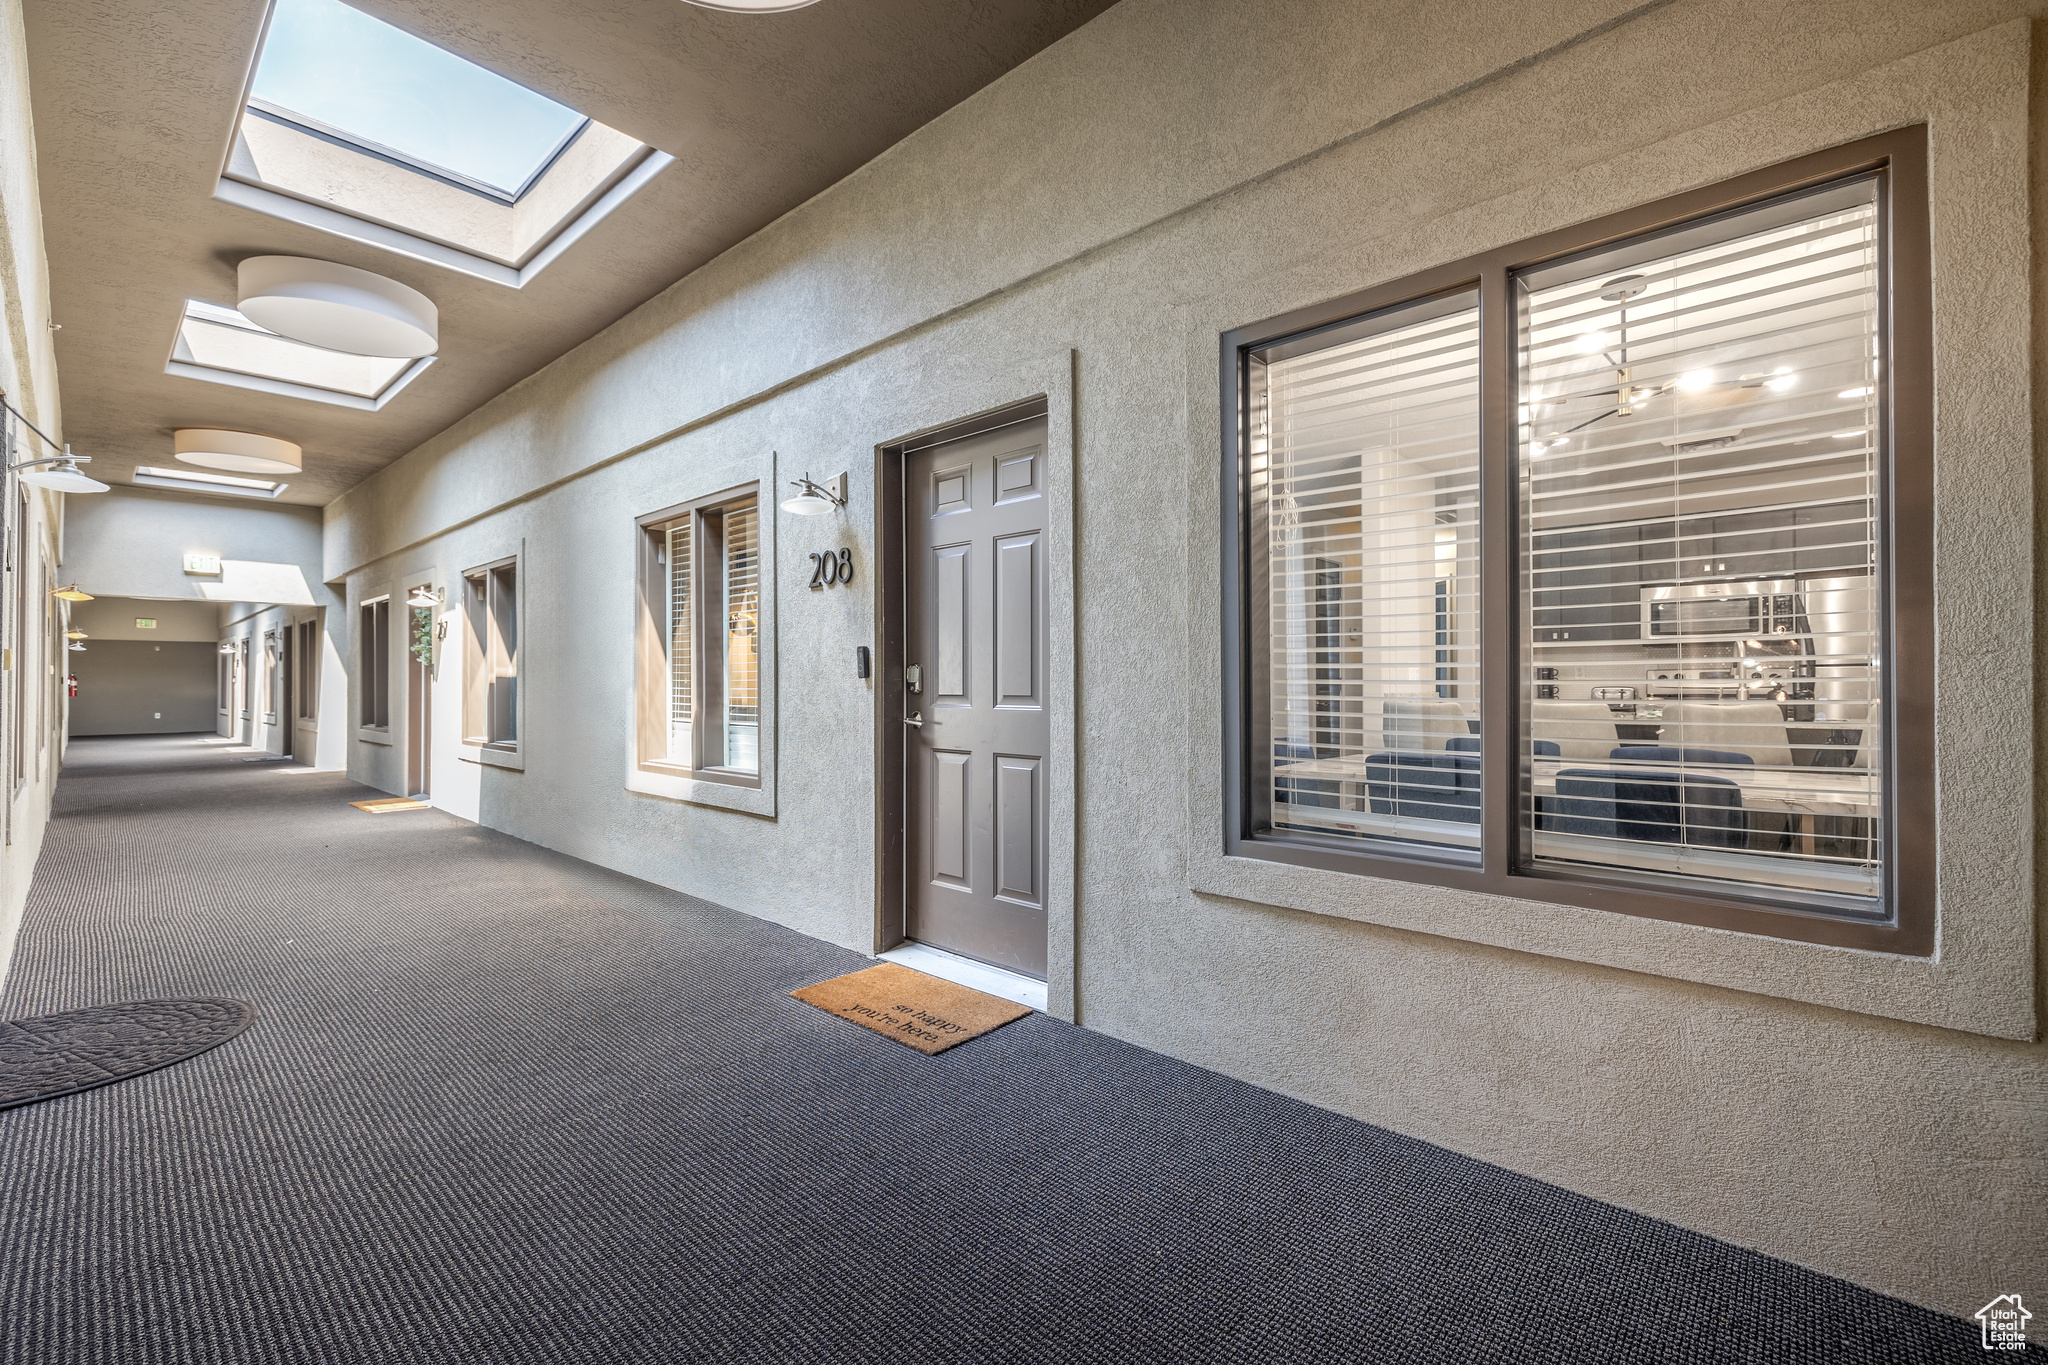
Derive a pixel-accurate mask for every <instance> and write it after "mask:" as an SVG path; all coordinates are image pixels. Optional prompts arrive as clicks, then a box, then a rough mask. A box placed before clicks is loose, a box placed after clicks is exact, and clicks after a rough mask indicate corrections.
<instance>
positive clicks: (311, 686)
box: [297, 621, 320, 721]
mask: <svg viewBox="0 0 2048 1365" xmlns="http://www.w3.org/2000/svg"><path fill="white" fill-rule="evenodd" d="M297 629H298V634H299V648H298V693H299V695H298V709H299V719H300V720H304V721H311V720H317V719H318V718H319V717H318V710H317V708H318V706H319V701H320V623H319V622H318V621H301V622H299V624H298V627H297Z"/></svg>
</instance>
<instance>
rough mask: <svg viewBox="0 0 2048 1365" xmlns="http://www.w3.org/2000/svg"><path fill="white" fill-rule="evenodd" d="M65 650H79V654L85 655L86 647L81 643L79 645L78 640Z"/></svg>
mask: <svg viewBox="0 0 2048 1365" xmlns="http://www.w3.org/2000/svg"><path fill="white" fill-rule="evenodd" d="M65 648H67V649H75V650H77V651H78V652H79V653H80V654H83V653H85V646H84V645H82V644H80V643H78V641H76V640H73V641H72V642H71V643H70V644H69V645H67V646H65Z"/></svg>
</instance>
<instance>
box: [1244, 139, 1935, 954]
mask: <svg viewBox="0 0 2048 1365" xmlns="http://www.w3.org/2000/svg"><path fill="white" fill-rule="evenodd" d="M1923 146H1924V144H1923V141H1922V134H1921V132H1920V130H1909V131H1907V132H1905V133H1899V134H1892V135H1888V136H1886V137H1883V138H1877V139H1871V140H1869V141H1867V142H1865V143H1862V144H1856V145H1854V146H1851V147H1845V148H1841V149H1837V150H1836V151H1835V152H1831V153H1826V154H1822V155H1821V156H1818V157H1812V158H1806V159H1804V160H1802V161H1801V162H1798V163H1794V164H1792V165H1789V166H1786V167H1782V168H1779V169H1777V170H1775V171H1772V172H1765V173H1760V174H1758V175H1755V176H1751V177H1746V178H1745V179H1744V180H1742V181H1740V182H1737V183H1735V184H1731V185H1728V186H1723V187H1720V188H1718V189H1715V190H1709V191H1701V192H1697V193H1695V194H1692V195H1688V196H1683V197H1682V198H1681V199H1679V200H1676V201H1671V202H1667V203H1663V204H1658V205H1651V206H1647V207H1646V208H1644V209H1643V210H1640V211H1638V212H1636V213H1633V214H1625V215H1618V216H1617V217H1615V218H1613V219H1608V220H1604V221H1602V222H1598V223H1593V224H1588V225H1587V226H1586V227H1585V228H1583V229H1579V230H1573V231H1567V232H1563V233H1556V234H1552V235H1550V236H1548V237H1545V238H1543V239H1540V240H1538V241H1534V242H1530V243H1525V244H1521V245H1519V246H1517V247H1513V248H1509V249H1506V250H1504V251H1500V252H1495V253H1492V254H1490V255H1488V256H1485V257H1481V258H1477V259H1475V260H1473V261H1468V262H1461V263H1459V264H1457V265H1455V266H1451V267H1447V268H1445V269H1443V270H1439V271H1434V272H1431V273H1430V274H1429V275H1428V276H1426V277H1422V278H1419V279H1416V280H1413V281H1409V282H1406V283H1402V284H1396V285H1393V286H1389V287H1387V288H1385V289H1381V290H1375V291H1373V292H1372V294H1370V295H1367V296H1361V297H1359V298H1356V299H1352V300H1345V301H1340V302H1339V303H1338V304H1334V305H1332V306H1330V307H1329V308H1325V309H1318V310H1309V311H1308V312H1306V313H1303V314H1296V315H1292V316H1290V317H1287V318H1281V319H1276V320H1274V321H1273V322H1270V323H1267V324H1263V325H1261V326H1259V327H1256V328H1249V329H1244V330H1243V331H1240V332H1237V333H1233V334H1231V336H1229V337H1227V338H1226V339H1225V360H1226V365H1227V366H1228V371H1227V376H1226V394H1227V395H1228V399H1227V401H1228V402H1229V404H1230V406H1231V408H1232V411H1231V412H1230V413H1229V414H1228V416H1229V421H1228V422H1227V425H1226V431H1227V432H1228V433H1229V444H1230V447H1231V448H1230V450H1229V452H1228V465H1227V470H1226V475H1227V477H1226V488H1225V494H1226V498H1227V499H1228V500H1229V502H1230V504H1231V507H1232V515H1233V521H1234V523H1235V525H1236V528H1237V531H1236V535H1235V537H1234V538H1233V543H1232V544H1231V546H1230V551H1231V555H1232V561H1233V563H1232V571H1231V573H1230V574H1229V576H1228V579H1227V582H1228V584H1229V589H1230V592H1231V596H1232V602H1231V604H1230V606H1231V610H1230V612H1229V614H1228V616H1227V618H1226V619H1228V620H1229V621H1230V622H1231V624H1232V627H1233V644H1234V648H1233V649H1232V650H1231V651H1230V653H1231V662H1232V667H1231V672H1230V676H1229V677H1228V678H1227V680H1226V681H1227V685H1228V689H1229V694H1230V698H1231V706H1230V709H1229V715H1228V717H1227V720H1228V722H1229V724H1230V729H1231V732H1232V733H1231V743H1230V750H1229V765H1228V771H1227V774H1226V776H1227V779H1228V781H1229V784H1230V794H1231V797H1232V811H1231V816H1230V825H1229V828H1228V829H1227V830H1226V832H1225V833H1226V839H1227V841H1228V843H1229V845H1230V849H1231V851H1232V852H1234V853H1238V854H1243V855H1249V856H1256V857H1270V858H1276V859H1279V860H1282V861H1293V862H1301V863H1308V864H1313V865H1320V866H1326V867H1339V868H1346V869H1349V870H1354V871H1360V872H1365V873H1369V874H1371V875H1376V876H1390V877H1398V878H1406V879H1409V880H1428V881H1437V882H1440V883H1444V884H1450V885H1463V886H1469V887H1473V888H1475V889H1483V890H1486V891H1490V892H1494V893H1497V894H1503V895H1514V896H1521V897H1525V898H1531V899H1539V900H1554V901H1570V902H1575V903H1579V904H1587V905H1593V906H1596V907H1598V908H1603V909H1616V910H1624V911H1629V912H1632V913H1640V914H1650V915H1656V916H1661V917H1665V918H1674V919H1684V920H1692V921H1696V922H1703V923H1712V924H1716V925H1721V926H1724V927H1737V928H1744V929H1749V930H1752V931H1757V932H1764V933H1771V934H1776V935H1779V936H1786V937H1797V938H1806V939H1812V940H1816V941H1823V942H1835V943H1853V944H1856V945H1859V946H1881V947H1886V948H1890V949H1892V950H1894V951H1902V952H1925V951H1927V950H1929V948H1930V947H1931V928H1932V925H1931V891H1930V889H1929V888H1930V870H1931V868H1930V864H1931V846H1932V839H1931V833H1930V831H1931V825H1932V818H1933V817H1932V805H1931V799H1930V796H1929V793H1928V792H1927V789H1926V784H1925V782H1924V781H1920V780H1902V779H1904V778H1905V775H1908V774H1912V773H1916V772H1917V773H1921V774H1924V773H1926V772H1927V771H1929V770H1930V769H1931V762H1930V761H1929V760H1930V757H1931V755H1930V749H1931V733H1930V724H1929V722H1930V711H1931V707H1930V703H1931V694H1932V674H1931V664H1930V659H1931V643H1932V641H1931V636H1932V629H1931V622H1930V620H1929V610H1930V609H1929V597H1930V588H1931V581H1932V562H1931V554H1932V544H1931V536H1930V533H1929V527H1928V526H1927V524H1926V522H1927V509H1928V505H1929V489H1930V486H1931V450H1930V440H1931V437H1930V431H1929V428H1930V414H1929V412H1928V397H1927V395H1928V393H1929V373H1928V341H1927V334H1928V320H1927V315H1926V306H1925V298H1926V289H1927V279H1926V271H1927V264H1926V254H1925V233H1926V226H1925V224H1926V217H1925V203H1924V174H1923V172H1922V170H1921V158H1922V156H1923V155H1924V152H1923Z"/></svg>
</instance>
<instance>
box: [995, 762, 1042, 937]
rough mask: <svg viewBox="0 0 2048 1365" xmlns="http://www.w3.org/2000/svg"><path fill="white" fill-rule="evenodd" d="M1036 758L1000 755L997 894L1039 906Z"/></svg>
mask: <svg viewBox="0 0 2048 1365" xmlns="http://www.w3.org/2000/svg"><path fill="white" fill-rule="evenodd" d="M1041 766H1042V765H1041V763H1040V762H1039V760H1038V759H1035V758H1020V757H1018V756H1016V755H1014V754H998V755H997V756H996V894H997V895H998V896H1001V897H1002V898H1003V899H1005V900H1013V901H1018V902H1020V903H1022V904H1024V905H1030V906H1036V905H1037V904H1038V865H1039V861H1040V859H1039V856H1038V826H1039V821H1038V773H1039V769H1040V767H1041Z"/></svg>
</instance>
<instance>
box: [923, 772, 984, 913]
mask: <svg viewBox="0 0 2048 1365" xmlns="http://www.w3.org/2000/svg"><path fill="white" fill-rule="evenodd" d="M973 762H974V755H972V754H949V753H934V754H933V755H932V764H931V777H932V803H931V811H932V819H931V832H932V840H931V848H932V880H934V881H937V882H944V883H946V884H947V885H949V886H955V887H971V886H972V885H973V882H972V879H971V878H970V877H969V876H968V867H969V859H970V858H971V857H972V856H973V850H972V849H971V848H970V847H969V846H968V839H967V798H968V786H969V782H970V779H971V766H972V764H973Z"/></svg>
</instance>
